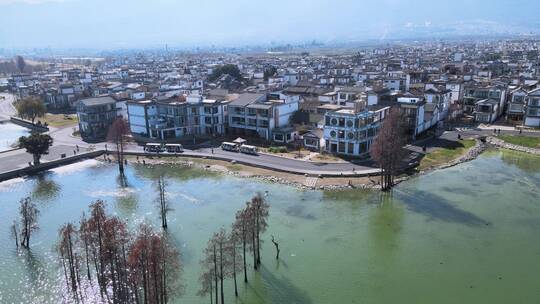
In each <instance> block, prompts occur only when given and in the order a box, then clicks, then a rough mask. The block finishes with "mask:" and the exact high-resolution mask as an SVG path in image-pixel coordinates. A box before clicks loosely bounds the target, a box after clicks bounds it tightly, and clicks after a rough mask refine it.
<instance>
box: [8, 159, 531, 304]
mask: <svg viewBox="0 0 540 304" xmlns="http://www.w3.org/2000/svg"><path fill="white" fill-rule="evenodd" d="M160 174H165V175H166V176H167V181H168V183H169V187H168V191H169V192H170V197H171V202H172V207H173V209H174V210H173V211H172V212H171V214H170V215H169V231H170V233H171V235H172V236H173V239H174V242H175V244H176V246H177V248H178V249H179V250H180V252H181V260H182V263H183V264H184V271H183V274H182V282H183V283H184V284H185V294H184V295H183V296H182V297H179V298H177V299H175V300H174V301H173V302H174V303H209V299H208V298H199V297H197V296H196V295H195V294H196V291H197V289H198V281H197V278H198V275H199V260H200V258H201V252H202V249H203V248H204V247H205V244H206V242H207V240H208V238H209V237H210V236H211V234H212V233H213V232H215V231H217V230H218V229H219V228H220V227H222V226H224V227H226V228H228V227H229V226H230V224H231V222H232V221H233V219H234V213H235V212H236V211H237V210H238V209H239V208H241V207H242V206H243V204H244V202H245V201H246V200H248V199H249V198H250V197H251V196H253V195H254V194H255V193H256V192H262V193H265V192H266V191H267V193H268V195H267V200H268V202H269V204H270V205H271V209H270V219H269V229H268V232H267V233H266V234H265V235H264V241H265V243H264V245H263V256H262V262H263V267H262V269H261V270H260V271H259V272H254V271H250V272H249V274H250V282H249V284H248V285H244V283H243V282H241V283H240V284H239V286H240V297H239V299H237V300H235V299H234V296H233V295H234V292H233V288H232V282H230V281H229V282H227V284H226V288H227V289H226V290H225V292H226V302H227V303H321V304H322V303H539V302H540V288H538V286H539V285H538V283H539V282H540V275H539V274H540V262H539V260H540V242H539V237H538V235H539V231H540V199H539V198H540V191H539V186H540V158H538V157H531V156H527V155H524V154H520V153H514V152H509V151H490V152H487V153H485V154H484V155H482V156H481V157H479V158H478V159H476V160H474V161H472V162H469V163H465V164H462V165H459V166H456V167H453V168H449V169H445V170H441V171H438V172H433V173H430V174H427V175H424V176H420V177H417V178H413V179H411V180H409V181H407V182H404V183H402V184H400V185H399V186H397V187H396V188H395V189H394V191H393V192H392V193H389V194H380V193H378V192H368V191H357V190H354V191H345V192H324V191H301V190H297V189H295V188H291V187H287V186H283V185H276V184H269V183H264V182H259V181H256V180H250V179H240V178H235V177H230V176H224V175H219V174H213V173H209V172H204V171H200V170H196V169H189V168H181V167H171V166H158V167H153V168H150V167H143V166H136V165H129V166H128V167H127V172H126V175H127V183H128V186H127V187H121V186H119V185H120V183H119V180H118V176H117V169H116V167H115V166H113V165H109V164H102V163H100V162H97V161H94V160H88V161H84V162H81V163H77V164H73V165H69V166H65V167H62V168H57V169H55V170H52V171H51V172H48V173H46V174H43V175H41V176H39V177H32V178H27V179H15V180H11V181H6V182H3V183H0V303H59V302H61V301H62V298H61V297H60V294H61V292H60V290H61V289H62V285H61V284H60V283H59V279H58V278H57V277H56V274H57V272H56V268H57V264H56V263H55V254H54V253H53V246H54V242H55V241H56V239H57V231H58V228H59V227H60V225H61V224H63V223H65V222H67V221H72V222H77V221H78V220H79V218H80V216H81V214H82V212H83V211H86V210H87V206H88V204H89V203H90V202H92V201H94V200H96V199H98V198H101V199H104V200H106V201H107V203H108V209H109V211H110V212H111V213H114V214H117V215H118V216H120V217H122V218H124V219H126V220H128V223H129V225H130V226H131V227H135V226H136V225H137V224H138V223H140V222H142V221H148V222H150V223H153V224H155V225H157V224H158V223H159V218H158V214H157V208H156V206H155V204H154V199H155V198H156V197H157V194H156V193H155V191H154V186H153V184H152V183H153V180H155V178H156V177H157V176H159V175H160ZM25 196H31V197H32V198H33V199H34V200H35V201H36V202H37V203H38V206H39V208H40V211H41V216H40V219H39V222H40V230H39V231H38V232H37V233H36V235H35V236H34V237H33V241H34V243H33V244H32V248H31V250H30V253H19V254H17V251H16V250H15V245H14V242H13V240H12V239H10V237H9V225H10V223H11V222H12V220H13V219H14V218H16V216H17V208H18V201H19V199H20V198H22V197H25ZM270 235H274V236H275V237H276V238H277V239H278V240H279V242H280V248H281V259H280V260H279V261H276V260H275V258H274V254H275V252H274V248H273V245H272V244H271V242H270Z"/></svg>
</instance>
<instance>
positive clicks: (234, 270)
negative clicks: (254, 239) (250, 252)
mask: <svg viewBox="0 0 540 304" xmlns="http://www.w3.org/2000/svg"><path fill="white" fill-rule="evenodd" d="M232 250H233V252H232V256H233V262H232V268H233V280H234V295H235V296H236V297H238V285H237V284H236V244H233V248H232Z"/></svg>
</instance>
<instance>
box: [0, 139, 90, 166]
mask: <svg viewBox="0 0 540 304" xmlns="http://www.w3.org/2000/svg"><path fill="white" fill-rule="evenodd" d="M73 150H76V149H74V147H73V146H66V145H54V146H52V147H51V148H50V149H49V154H46V155H43V156H42V157H41V162H47V161H51V160H56V159H59V158H61V155H62V154H66V156H70V155H73ZM79 151H80V152H87V151H88V150H87V149H86V148H82V147H81V148H79ZM32 161H33V158H32V155H30V154H28V153H26V151H25V150H24V149H17V150H12V151H9V152H4V153H0V172H6V171H11V170H16V169H21V168H24V167H27V166H28V163H29V162H32Z"/></svg>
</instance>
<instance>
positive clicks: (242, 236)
mask: <svg viewBox="0 0 540 304" xmlns="http://www.w3.org/2000/svg"><path fill="white" fill-rule="evenodd" d="M249 224H250V218H249V212H248V210H247V208H244V209H242V210H239V211H238V212H236V218H235V221H234V223H233V225H232V233H233V234H234V235H235V237H236V240H237V241H238V242H240V243H241V244H242V269H243V270H244V283H247V282H248V278H247V262H246V254H247V251H249V250H250V248H251V247H250V246H249V244H250V238H249V236H250V226H249Z"/></svg>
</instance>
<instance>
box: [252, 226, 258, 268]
mask: <svg viewBox="0 0 540 304" xmlns="http://www.w3.org/2000/svg"><path fill="white" fill-rule="evenodd" d="M251 241H252V244H253V269H255V270H257V268H258V267H257V243H256V242H255V227H253V231H252V232H251Z"/></svg>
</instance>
